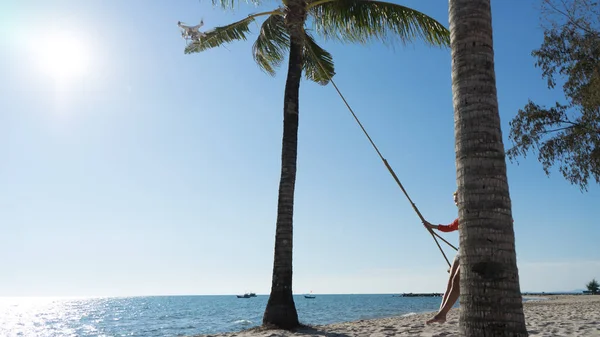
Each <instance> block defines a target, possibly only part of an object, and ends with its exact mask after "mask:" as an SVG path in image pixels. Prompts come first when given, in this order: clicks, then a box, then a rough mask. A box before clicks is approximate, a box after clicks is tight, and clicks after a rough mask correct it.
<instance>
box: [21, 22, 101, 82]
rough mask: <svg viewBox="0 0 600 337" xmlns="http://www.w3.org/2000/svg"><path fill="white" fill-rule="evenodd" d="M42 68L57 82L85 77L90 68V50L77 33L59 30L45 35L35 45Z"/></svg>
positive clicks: (37, 59) (36, 54)
mask: <svg viewBox="0 0 600 337" xmlns="http://www.w3.org/2000/svg"><path fill="white" fill-rule="evenodd" d="M33 48H34V50H35V56H34V57H35V59H36V61H37V63H38V65H39V67H40V68H41V69H40V70H41V71H42V72H43V73H45V74H46V75H48V76H50V77H51V78H52V79H53V80H54V81H56V82H57V84H60V85H66V84H68V83H69V82H72V81H74V80H77V79H80V78H82V77H84V76H85V75H86V74H87V73H88V71H89V68H90V50H89V48H88V46H87V44H86V41H85V40H84V39H83V38H82V37H80V36H77V35H76V34H73V33H70V32H65V31H57V32H52V33H49V34H47V35H43V36H41V37H40V39H39V40H37V41H36V43H35V44H34V45H33Z"/></svg>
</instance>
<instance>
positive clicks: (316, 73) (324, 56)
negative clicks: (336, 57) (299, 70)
mask: <svg viewBox="0 0 600 337" xmlns="http://www.w3.org/2000/svg"><path fill="white" fill-rule="evenodd" d="M305 34H306V35H305V37H304V64H303V66H302V67H303V70H304V75H305V76H306V79H308V80H311V81H313V82H316V83H319V84H321V85H327V84H328V83H329V81H330V80H331V78H332V77H333V76H334V75H335V68H334V65H333V58H332V57H331V54H330V53H329V52H328V51H326V50H325V49H323V48H321V47H320V46H319V45H318V44H317V43H316V42H315V39H314V38H313V37H312V36H311V35H310V34H308V32H305Z"/></svg>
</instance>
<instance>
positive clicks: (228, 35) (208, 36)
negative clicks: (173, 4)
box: [185, 17, 254, 54]
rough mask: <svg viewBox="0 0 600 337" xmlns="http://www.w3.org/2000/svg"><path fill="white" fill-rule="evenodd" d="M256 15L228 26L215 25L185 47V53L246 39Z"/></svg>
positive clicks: (197, 51)
mask: <svg viewBox="0 0 600 337" xmlns="http://www.w3.org/2000/svg"><path fill="white" fill-rule="evenodd" d="M252 22H254V17H247V18H244V19H242V20H240V21H237V22H234V23H232V24H229V25H227V26H222V27H215V28H214V29H213V30H210V31H207V32H205V33H204V35H203V36H201V37H200V38H199V39H198V40H196V41H193V42H192V43H190V44H189V45H188V46H187V47H186V48H185V53H186V54H190V53H199V52H202V51H205V50H207V49H211V48H215V47H219V46H221V45H223V44H225V43H229V42H232V41H236V40H246V38H247V37H246V36H247V34H248V33H250V24H251V23H252Z"/></svg>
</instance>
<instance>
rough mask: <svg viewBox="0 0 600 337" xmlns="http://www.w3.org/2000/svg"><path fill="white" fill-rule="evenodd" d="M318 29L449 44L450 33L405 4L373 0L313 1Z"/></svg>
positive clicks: (327, 33)
mask: <svg viewBox="0 0 600 337" xmlns="http://www.w3.org/2000/svg"><path fill="white" fill-rule="evenodd" d="M309 7H310V10H309V11H310V14H311V15H312V17H313V19H314V25H315V29H316V31H317V32H318V33H319V34H321V35H322V36H324V37H325V38H328V39H339V40H341V41H344V42H359V43H366V42H368V41H369V40H371V39H377V40H380V41H382V42H384V43H386V42H390V41H393V40H397V39H399V40H400V41H401V42H402V43H406V42H410V41H414V40H417V39H419V38H420V39H423V40H424V41H426V42H427V43H429V44H431V45H438V46H440V45H441V46H448V45H449V44H450V33H449V32H448V30H447V29H446V28H445V27H444V26H442V24H440V23H439V22H437V21H436V20H434V19H432V18H431V17H429V16H427V15H425V14H423V13H421V12H419V11H416V10H414V9H410V8H408V7H404V6H401V5H397V4H393V3H389V2H381V1H370V0H333V1H326V0H325V1H318V0H317V1H315V2H314V3H312V4H309Z"/></svg>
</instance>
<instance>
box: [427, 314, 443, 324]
mask: <svg viewBox="0 0 600 337" xmlns="http://www.w3.org/2000/svg"><path fill="white" fill-rule="evenodd" d="M445 322H446V315H444V316H442V315H440V314H437V315H435V316H433V318H432V319H430V320H428V321H427V322H425V324H432V323H445Z"/></svg>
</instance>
